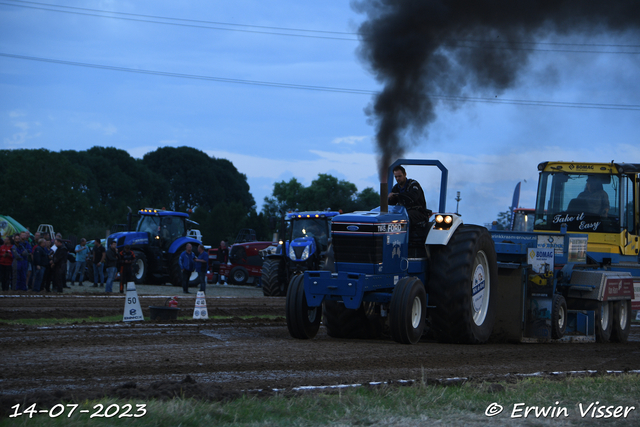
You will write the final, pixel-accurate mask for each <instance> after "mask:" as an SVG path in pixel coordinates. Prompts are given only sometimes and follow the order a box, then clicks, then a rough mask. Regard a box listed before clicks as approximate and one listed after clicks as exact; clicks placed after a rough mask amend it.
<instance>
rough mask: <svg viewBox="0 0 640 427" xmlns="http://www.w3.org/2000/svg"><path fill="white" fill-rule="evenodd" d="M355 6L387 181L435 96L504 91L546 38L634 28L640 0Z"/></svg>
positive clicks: (369, 0)
mask: <svg viewBox="0 0 640 427" xmlns="http://www.w3.org/2000/svg"><path fill="white" fill-rule="evenodd" d="M352 7H353V8H354V9H355V10H356V11H358V12H360V13H364V14H366V16H367V18H368V19H367V21H365V22H364V23H363V24H362V25H361V26H360V28H359V34H360V37H361V39H362V43H361V45H360V47H359V49H358V55H359V56H360V58H361V59H362V60H363V61H364V62H365V63H366V64H367V65H368V66H369V67H370V70H371V71H372V73H373V74H374V75H375V77H376V79H377V80H378V81H379V82H380V83H382V84H383V85H384V88H383V90H382V92H380V93H379V94H377V95H375V96H374V99H373V100H372V102H371V104H370V105H369V106H368V107H367V108H366V109H365V112H366V114H367V115H368V117H369V120H370V122H371V123H372V124H374V126H375V128H376V139H377V146H378V151H379V155H380V164H379V169H380V178H381V180H382V181H384V182H386V169H387V167H388V164H390V162H391V161H393V160H395V159H396V158H399V157H401V156H402V155H403V153H404V151H405V150H406V149H408V148H409V146H410V145H411V144H412V141H415V140H417V139H418V137H420V136H423V135H425V134H426V131H427V129H428V125H429V124H430V123H432V122H433V121H434V120H435V119H436V112H435V104H436V102H437V101H438V100H439V99H443V97H444V99H447V98H446V97H450V98H449V99H451V100H452V102H456V101H455V99H456V98H455V97H458V96H462V95H463V94H464V95H465V96H479V95H482V94H488V93H491V94H492V96H493V95H499V94H501V93H502V92H503V91H504V90H506V89H508V88H511V87H513V86H514V85H515V84H516V82H517V80H518V77H519V75H520V73H521V72H522V71H523V70H525V69H526V67H527V64H528V61H529V57H530V55H531V53H532V49H534V48H536V47H537V46H536V42H537V41H540V40H542V39H545V38H547V37H549V36H550V35H554V34H557V35H561V36H566V35H573V34H579V35H584V36H587V37H591V36H595V35H598V34H603V33H623V32H627V31H632V32H633V33H634V34H637V31H638V28H639V27H640V1H639V0H607V1H604V0H588V1H584V0H536V1H534V0H529V1H527V0H493V1H491V0H362V1H359V0H358V1H353V2H352ZM635 37H636V38H635V40H640V39H638V38H637V36H635ZM634 44H636V43H634Z"/></svg>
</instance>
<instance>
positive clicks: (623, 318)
mask: <svg viewBox="0 0 640 427" xmlns="http://www.w3.org/2000/svg"><path fill="white" fill-rule="evenodd" d="M630 330H631V301H629V300H624V301H616V302H614V303H613V330H612V331H611V341H612V342H621V343H626V342H627V340H628V339H629V331H630Z"/></svg>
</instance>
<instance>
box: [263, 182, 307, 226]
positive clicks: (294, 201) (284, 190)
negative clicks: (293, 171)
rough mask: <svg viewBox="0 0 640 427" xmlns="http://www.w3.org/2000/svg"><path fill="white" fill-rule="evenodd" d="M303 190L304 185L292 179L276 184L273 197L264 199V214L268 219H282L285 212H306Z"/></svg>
mask: <svg viewBox="0 0 640 427" xmlns="http://www.w3.org/2000/svg"><path fill="white" fill-rule="evenodd" d="M303 189H304V187H303V186H302V184H301V183H300V182H298V180H297V179H295V178H291V179H290V180H289V182H285V181H280V182H276V183H274V184H273V192H272V197H265V198H264V206H263V208H262V211H263V213H264V214H265V215H266V216H267V217H280V216H282V214H283V213H284V212H288V211H296V210H298V211H300V210H304V208H303V205H302V191H303Z"/></svg>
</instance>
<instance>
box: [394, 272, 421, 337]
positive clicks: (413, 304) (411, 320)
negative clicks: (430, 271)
mask: <svg viewBox="0 0 640 427" xmlns="http://www.w3.org/2000/svg"><path fill="white" fill-rule="evenodd" d="M426 315H427V292H426V291H425V289H424V285H423V284H422V282H421V281H420V279H418V278H417V277H405V278H403V279H401V280H400V281H399V282H398V284H397V285H396V287H395V288H394V289H393V295H392V296H391V304H390V305H389V328H390V330H391V338H393V340H394V341H396V342H399V343H401V344H415V343H417V342H418V341H420V337H421V336H422V333H423V332H424V325H425V319H426Z"/></svg>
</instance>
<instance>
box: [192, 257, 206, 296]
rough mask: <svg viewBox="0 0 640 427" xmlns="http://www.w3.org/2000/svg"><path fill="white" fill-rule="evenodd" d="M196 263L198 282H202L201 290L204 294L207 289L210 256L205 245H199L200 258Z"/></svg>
mask: <svg viewBox="0 0 640 427" xmlns="http://www.w3.org/2000/svg"><path fill="white" fill-rule="evenodd" d="M194 261H195V263H196V271H197V272H198V280H199V281H200V290H201V291H202V292H204V291H205V290H206V289H207V266H208V265H209V254H208V253H207V251H205V250H204V246H203V245H198V257H197V258H196V259H195V260H194Z"/></svg>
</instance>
